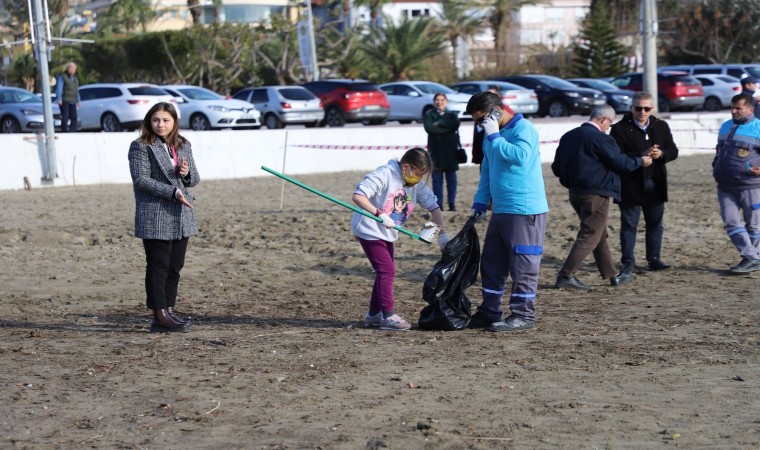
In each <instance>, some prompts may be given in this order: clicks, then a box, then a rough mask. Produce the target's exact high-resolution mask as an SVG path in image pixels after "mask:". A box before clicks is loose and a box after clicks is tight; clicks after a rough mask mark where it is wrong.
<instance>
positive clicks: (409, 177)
mask: <svg viewBox="0 0 760 450" xmlns="http://www.w3.org/2000/svg"><path fill="white" fill-rule="evenodd" d="M402 177H403V178H404V183H406V184H407V186H414V185H415V184H417V183H419V182H420V181H421V180H422V177H418V176H416V175H414V174H413V173H412V168H411V167H409V172H408V173H403V174H402Z"/></svg>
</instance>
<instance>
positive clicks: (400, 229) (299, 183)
mask: <svg viewBox="0 0 760 450" xmlns="http://www.w3.org/2000/svg"><path fill="white" fill-rule="evenodd" d="M261 170H265V171H267V172H269V173H271V174H272V175H275V176H278V177H280V178H282V179H283V180H285V181H289V182H291V183H293V184H295V185H296V186H298V187H301V188H304V189H306V190H307V191H309V192H311V193H313V194H317V195H319V196H320V197H322V198H326V199H327V200H330V201H331V202H333V203H337V204H339V205H340V206H343V207H345V208H348V209H350V210H351V211H354V212H357V213H359V214H361V215H363V216H365V217H369V218H370V219H372V220H374V221H377V222H380V223H382V222H383V219H381V218H379V217H376V216H374V215H372V214H370V213H368V212H367V211H365V210H363V209H361V208H357V207H356V206H354V205H350V204H348V203H346V202H344V201H342V200H338V199H337V198H335V197H332V196H330V195H327V194H325V193H324V192H320V191H318V190H316V189H314V188H313V187H311V186H309V185H307V184H303V183H301V182H300V181H298V180H294V179H292V178H290V177H289V176H287V175H284V174H281V173H279V172H277V171H275V170H272V169H270V168H269V167H267V166H261ZM393 228H394V229H395V230H398V231H399V232H400V233H404V234H405V235H407V236H409V237H411V238H413V239H417V240H418V241H421V242H424V243H426V244H430V242H429V241H426V240H424V239H422V238H421V237H420V235H419V234H415V233H412V232H411V231H409V230H406V229H404V228H401V227H400V226H398V225H395V226H394V227H393Z"/></svg>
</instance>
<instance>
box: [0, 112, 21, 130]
mask: <svg viewBox="0 0 760 450" xmlns="http://www.w3.org/2000/svg"><path fill="white" fill-rule="evenodd" d="M0 131H2V132H3V133H6V134H8V133H21V125H19V123H18V120H16V118H14V117H11V116H7V117H3V120H2V122H0Z"/></svg>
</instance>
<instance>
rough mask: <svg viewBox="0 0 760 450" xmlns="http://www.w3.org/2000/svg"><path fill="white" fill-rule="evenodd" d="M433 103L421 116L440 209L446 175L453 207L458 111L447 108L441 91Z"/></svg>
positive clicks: (454, 199) (453, 207) (434, 189)
mask: <svg viewBox="0 0 760 450" xmlns="http://www.w3.org/2000/svg"><path fill="white" fill-rule="evenodd" d="M433 104H434V105H435V108H434V109H431V110H430V111H428V112H427V113H426V114H425V116H424V117H423V122H424V124H425V131H426V132H427V134H428V151H429V152H430V157H431V158H432V160H433V193H434V194H435V196H436V198H437V199H438V206H440V207H441V210H443V178H444V176H445V177H446V193H447V196H448V203H449V211H456V198H457V170H459V163H458V162H457V149H458V148H459V135H458V134H457V130H459V117H457V113H455V112H452V111H449V110H447V109H446V105H447V104H448V99H447V98H446V94H443V93H440V92H439V93H438V94H435V97H433Z"/></svg>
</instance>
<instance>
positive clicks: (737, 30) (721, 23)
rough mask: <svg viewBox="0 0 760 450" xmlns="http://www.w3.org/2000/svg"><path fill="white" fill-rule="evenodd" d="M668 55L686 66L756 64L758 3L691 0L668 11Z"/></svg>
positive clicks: (759, 47) (753, 0)
mask: <svg viewBox="0 0 760 450" xmlns="http://www.w3.org/2000/svg"><path fill="white" fill-rule="evenodd" d="M667 13H668V14H669V15H672V16H674V18H675V20H673V21H671V22H667V23H666V24H665V25H667V26H668V30H666V31H667V33H664V34H663V35H662V37H661V39H662V40H663V41H664V43H666V45H665V48H666V49H667V55H668V57H669V59H671V60H673V59H675V58H679V59H680V61H683V62H686V63H688V62H710V63H716V64H717V63H727V62H747V63H749V62H753V61H756V60H757V56H758V54H759V53H760V7H759V5H758V2H757V0H688V1H684V2H679V4H677V5H676V6H674V8H672V9H669V10H667Z"/></svg>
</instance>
